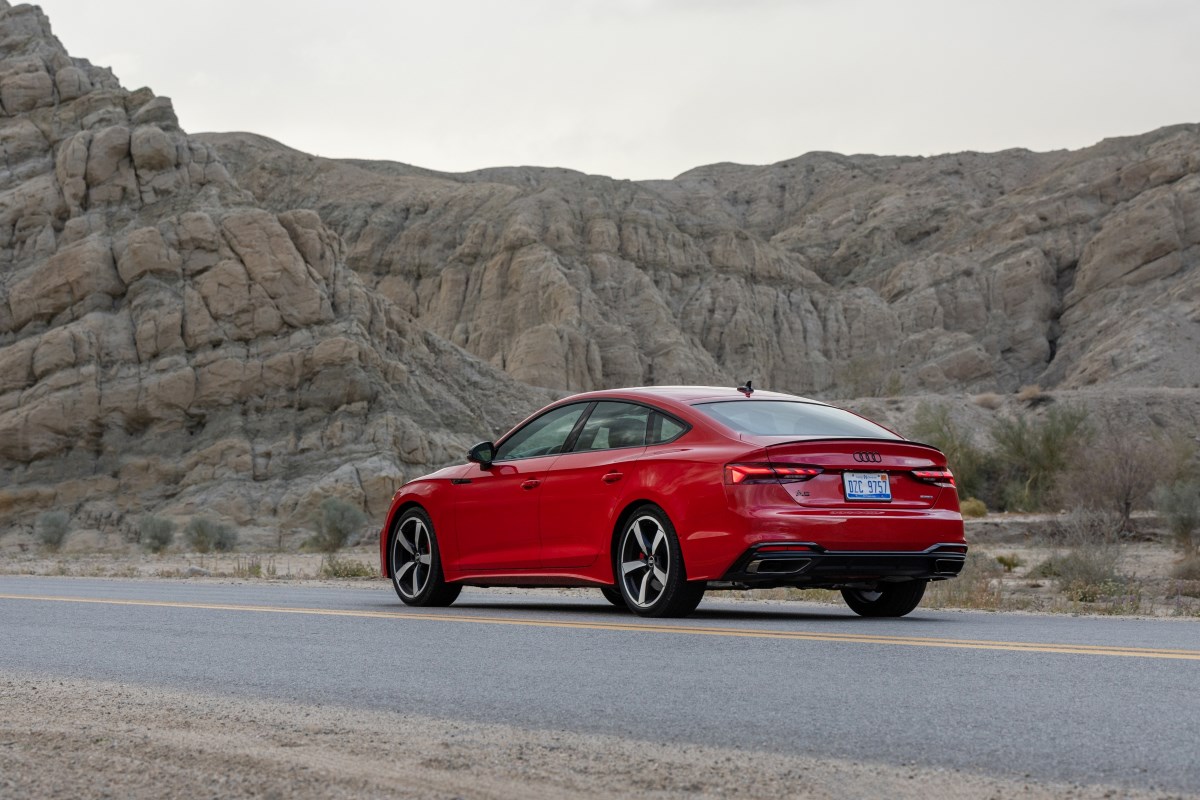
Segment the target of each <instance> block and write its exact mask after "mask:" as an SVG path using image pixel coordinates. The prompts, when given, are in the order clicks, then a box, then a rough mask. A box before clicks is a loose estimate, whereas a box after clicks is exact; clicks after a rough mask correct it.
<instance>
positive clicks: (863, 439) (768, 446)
mask: <svg viewBox="0 0 1200 800" xmlns="http://www.w3.org/2000/svg"><path fill="white" fill-rule="evenodd" d="M744 436H745V435H743V437H744ZM758 438H759V439H760V440H759V441H756V442H753V444H757V445H758V446H760V447H763V448H765V449H766V450H767V451H768V452H769V451H770V450H771V449H772V448H776V447H783V446H785V445H789V444H809V443H812V442H872V443H876V442H883V443H887V444H905V445H913V446H916V447H923V448H925V449H926V450H933V451H934V452H936V453H938V454H939V455H941V456H943V457H944V456H945V455H946V454H945V453H943V452H942V451H941V450H939V449H938V448H936V447H934V446H933V445H931V444H925V443H924V442H914V441H913V440H911V439H872V438H869V437H866V436H811V437H806V438H800V439H784V440H782V441H778V442H770V443H767V442H764V441H761V439H762V438H766V437H758ZM748 443H749V442H748Z"/></svg>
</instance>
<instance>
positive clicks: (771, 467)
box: [725, 464, 823, 486]
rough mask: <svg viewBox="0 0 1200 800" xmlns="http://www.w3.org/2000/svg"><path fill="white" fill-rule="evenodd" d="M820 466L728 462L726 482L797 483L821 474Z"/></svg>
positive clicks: (735, 483)
mask: <svg viewBox="0 0 1200 800" xmlns="http://www.w3.org/2000/svg"><path fill="white" fill-rule="evenodd" d="M822 471H823V470H822V469H821V468H820V467H806V466H800V465H796V464H726V465H725V482H726V483H731V484H734V485H735V486H736V485H740V484H743V483H795V482H796V481H806V480H809V479H810V478H815V477H816V476H817V475H820V474H821V472H822Z"/></svg>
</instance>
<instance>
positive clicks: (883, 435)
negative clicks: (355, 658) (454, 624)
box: [379, 383, 967, 617]
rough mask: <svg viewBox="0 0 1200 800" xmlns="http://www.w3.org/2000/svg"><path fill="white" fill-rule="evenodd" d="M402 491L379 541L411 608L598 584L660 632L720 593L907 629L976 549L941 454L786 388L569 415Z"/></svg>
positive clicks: (634, 392) (695, 390) (591, 403)
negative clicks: (762, 592)
mask: <svg viewBox="0 0 1200 800" xmlns="http://www.w3.org/2000/svg"><path fill="white" fill-rule="evenodd" d="M467 459H468V462H469V463H466V464H460V465H458V466H453V467H447V468H445V469H442V470H439V471H437V472H435V473H433V474H431V475H426V476H424V477H422V478H417V479H416V480H414V481H412V482H410V483H408V484H406V485H404V486H403V487H402V488H401V489H400V491H399V492H397V493H396V496H395V498H394V499H393V501H392V505H391V509H390V511H389V512H388V517H387V522H386V524H385V525H384V526H383V529H382V531H381V532H380V537H379V554H380V560H381V563H382V569H383V573H384V574H385V575H386V576H387V577H389V578H391V579H392V583H393V585H394V587H395V589H396V593H397V594H398V595H399V596H400V599H401V600H402V601H403V602H405V603H407V604H409V605H416V606H445V605H449V604H450V603H453V602H454V600H455V598H456V597H458V594H459V592H460V591H461V590H462V587H463V586H594V587H597V588H598V589H599V590H600V591H601V592H602V593H603V594H604V597H605V598H607V599H608V600H609V601H610V602H611V603H613V604H614V605H617V606H624V607H628V609H629V610H630V611H632V612H634V613H635V614H640V615H642V616H649V617H668V616H685V615H687V614H689V613H691V612H692V611H693V610H695V608H696V606H697V605H698V604H699V603H700V599H701V598H702V597H703V595H704V591H705V589H707V588H721V589H729V588H737V589H755V588H770V587H779V586H790V587H798V588H826V589H840V590H841V592H842V596H843V597H844V598H845V601H846V603H847V604H848V605H849V606H850V608H851V609H853V610H854V611H855V612H857V613H858V614H861V615H863V616H872V617H899V616H903V615H905V614H907V613H909V612H910V611H912V610H913V609H914V608H916V607H917V604H918V603H920V602H921V597H922V596H923V595H924V593H925V587H926V585H927V584H928V582H929V581H936V580H944V579H947V578H952V577H954V576H955V575H957V574H958V573H959V571H960V570H961V569H962V566H963V563H964V561H965V559H966V552H967V545H966V542H965V540H964V539H963V523H962V516H961V514H960V513H959V508H958V493H957V491H956V489H955V486H954V476H953V475H952V474H951V472H950V470H949V469H947V468H946V458H945V456H944V455H942V453H941V452H940V451H939V450H937V449H935V448H933V447H930V446H929V445H924V444H919V443H917V442H911V441H908V440H906V439H904V438H903V437H901V436H899V435H898V434H896V433H893V432H892V431H890V430H888V429H887V428H884V427H882V426H880V425H877V424H875V423H873V422H871V421H869V420H867V419H864V418H863V417H860V416H858V415H856V414H853V413H851V412H849V411H845V410H843V409H840V408H836V407H834V406H831V405H828V404H826V403H820V402H816V401H813V400H807V399H805V398H802V397H795V396H793V395H788V394H780V393H777V392H766V391H755V390H753V388H752V387H751V386H750V385H749V383H748V384H747V385H746V386H744V387H739V388H737V389H730V388H716V387H707V386H656V387H646V388H636V389H614V390H609V391H599V392H588V393H586V394H579V395H575V396H573V397H568V398H566V399H564V400H559V401H558V402H556V403H553V404H551V405H549V406H547V407H546V408H543V409H542V410H540V411H538V412H537V413H536V414H534V415H533V416H531V417H529V418H528V419H526V420H525V421H524V422H522V423H521V424H519V425H517V426H516V427H515V428H513V429H512V430H511V431H509V432H508V433H507V434H505V435H504V436H503V437H502V438H501V439H500V440H499V441H497V442H495V443H492V442H483V443H481V444H478V445H476V446H475V447H473V448H471V451H470V453H469V454H468V456H467Z"/></svg>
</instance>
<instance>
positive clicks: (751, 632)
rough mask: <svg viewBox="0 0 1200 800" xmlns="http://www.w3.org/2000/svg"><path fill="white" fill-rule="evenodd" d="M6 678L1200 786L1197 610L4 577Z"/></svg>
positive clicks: (0, 653)
mask: <svg viewBox="0 0 1200 800" xmlns="http://www.w3.org/2000/svg"><path fill="white" fill-rule="evenodd" d="M0 670H3V671H9V672H21V673H26V674H29V673H33V674H40V675H45V676H62V677H71V678H91V679H99V680H111V681H120V682H124V683H132V684H147V685H154V686H163V687H169V688H183V689H189V690H199V691H205V692H213V693H219V694H223V695H232V696H251V697H261V698H269V699H274V700H284V701H287V700H294V701H299V702H306V703H317V704H328V705H335V706H342V707H347V708H375V709H392V710H408V711H412V712H415V713H419V714H424V715H432V716H437V717H443V718H446V719H452V720H478V721H485V722H504V723H509V724H515V725H519V726H524V727H529V728H541V729H552V730H570V731H577V732H601V733H609V734H616V735H620V736H626V737H630V738H635V739H650V740H656V741H666V742H675V743H697V744H714V745H721V746H730V747H736V748H747V749H756V750H765V751H775V752H784V753H798V754H804V755H809V756H818V757H820V756H830V757H836V758H849V759H858V760H865V761H875V762H882V763H892V764H909V763H912V764H919V765H924V766H933V767H947V768H950V767H953V768H960V769H968V770H973V771H979V772H985V773H991V774H996V775H1001V776H1008V777H1024V776H1029V777H1030V778H1031V779H1034V780H1040V779H1045V780H1063V781H1075V782H1081V783H1106V784H1115V785H1118V786H1128V787H1136V788H1145V789H1160V790H1164V791H1170V792H1189V793H1190V792H1200V622H1197V621H1186V620H1161V621H1159V620H1145V619H1120V618H1090V617H1067V616H1049V615H1045V616H1043V615H1028V614H990V613H970V612H944V611H924V610H921V609H918V610H917V611H916V612H914V613H913V614H912V615H910V616H909V617H906V618H904V619H901V620H865V619H860V618H858V617H856V616H854V615H853V614H852V613H851V612H850V611H849V610H842V609H839V608H834V607H825V606H817V605H809V604H778V603H746V602H720V601H713V600H706V601H705V602H704V603H703V604H702V605H701V607H700V609H699V611H698V612H697V613H696V614H695V615H694V616H693V617H690V618H688V619H686V620H665V621H660V620H644V619H639V618H636V617H633V616H631V615H629V614H626V613H623V612H620V611H618V610H616V609H613V608H612V607H611V606H609V605H608V604H607V603H606V602H605V601H604V600H603V599H602V598H601V597H600V595H599V592H597V593H596V596H595V598H594V599H582V598H566V597H559V596H556V595H551V594H548V593H544V592H531V593H529V594H528V595H522V594H516V595H501V594H496V593H491V592H479V591H475V592H472V591H471V590H467V591H465V592H464V593H463V595H462V597H461V598H460V599H459V601H458V602H457V603H456V604H455V605H454V606H452V607H450V608H447V609H433V610H422V609H411V608H408V607H406V606H403V605H401V604H400V603H399V601H398V600H397V599H396V597H395V595H394V594H393V593H392V590H391V587H390V586H389V585H387V584H385V583H382V582H380V583H379V584H377V585H372V586H371V587H370V588H363V587H357V588H345V589H343V588H324V587H313V586H304V585H289V584H286V583H277V584H245V585H237V584H212V583H191V582H185V581H121V580H84V579H72V578H27V577H9V576H0ZM747 779H748V780H752V779H753V776H747Z"/></svg>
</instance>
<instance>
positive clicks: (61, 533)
mask: <svg viewBox="0 0 1200 800" xmlns="http://www.w3.org/2000/svg"><path fill="white" fill-rule="evenodd" d="M70 520H71V518H70V517H68V516H67V513H66V512H65V511H44V512H42V513H41V514H39V515H38V518H37V522H36V523H34V532H35V533H36V534H37V540H38V542H40V543H41V545H42V547H45V548H46V549H47V550H49V551H50V552H52V553H53V552H57V551H58V548H60V547H62V543H63V542H64V541H65V540H66V538H67V534H68V533H69V532H70V530H71V527H70Z"/></svg>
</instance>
